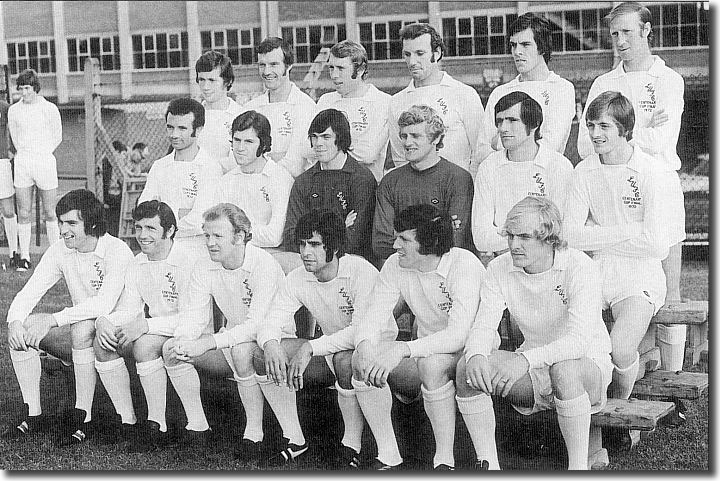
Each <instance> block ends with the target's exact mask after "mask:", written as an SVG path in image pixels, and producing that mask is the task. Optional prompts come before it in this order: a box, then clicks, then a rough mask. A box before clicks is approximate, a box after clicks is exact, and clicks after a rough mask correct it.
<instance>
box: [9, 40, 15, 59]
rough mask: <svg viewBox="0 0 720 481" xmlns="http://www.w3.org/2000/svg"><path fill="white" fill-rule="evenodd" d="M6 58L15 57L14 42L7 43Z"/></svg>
mask: <svg viewBox="0 0 720 481" xmlns="http://www.w3.org/2000/svg"><path fill="white" fill-rule="evenodd" d="M7 52H8V58H15V44H14V43H9V44H8V45H7Z"/></svg>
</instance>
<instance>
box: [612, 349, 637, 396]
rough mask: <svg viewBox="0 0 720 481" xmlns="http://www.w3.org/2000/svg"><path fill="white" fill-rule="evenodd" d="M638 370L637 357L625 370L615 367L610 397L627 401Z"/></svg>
mask: <svg viewBox="0 0 720 481" xmlns="http://www.w3.org/2000/svg"><path fill="white" fill-rule="evenodd" d="M639 368H640V356H639V355H637V357H635V361H633V363H632V364H630V365H629V366H628V367H626V368H623V369H620V368H619V367H617V366H615V370H614V371H613V383H612V386H613V389H612V393H613V396H612V397H614V398H617V399H628V398H629V397H630V394H632V390H633V387H634V386H635V378H636V377H637V372H638V369H639Z"/></svg>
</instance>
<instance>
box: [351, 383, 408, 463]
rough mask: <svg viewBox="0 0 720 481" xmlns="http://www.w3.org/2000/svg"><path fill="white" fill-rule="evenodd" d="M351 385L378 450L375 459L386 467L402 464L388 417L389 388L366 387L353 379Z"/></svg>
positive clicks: (389, 405)
mask: <svg viewBox="0 0 720 481" xmlns="http://www.w3.org/2000/svg"><path fill="white" fill-rule="evenodd" d="M352 385H353V387H354V388H355V395H356V396H357V400H358V404H360V409H362V412H363V415H364V416H365V419H367V422H368V425H370V430H371V431H372V433H373V436H374V437H375V442H376V443H377V449H378V455H377V458H378V459H379V460H380V461H382V462H383V463H385V464H387V465H388V466H397V465H398V464H400V463H402V462H403V458H402V456H400V450H399V449H398V445H397V439H396V438H395V430H394V429H393V423H392V418H391V417H390V411H391V409H392V394H391V393H390V388H389V387H388V386H385V387H383V388H377V387H375V386H368V385H366V384H365V383H364V382H362V381H358V380H356V379H355V378H353V379H352Z"/></svg>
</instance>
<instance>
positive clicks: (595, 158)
mask: <svg viewBox="0 0 720 481" xmlns="http://www.w3.org/2000/svg"><path fill="white" fill-rule="evenodd" d="M641 155H642V154H641V152H640V149H639V148H638V147H637V146H635V145H633V153H632V155H631V156H630V160H628V162H627V164H620V165H625V166H626V167H627V168H629V169H632V170H634V171H635V172H639V171H640V166H639V165H638V163H639V162H640V160H639V159H638V157H639V156H641ZM583 162H584V163H585V168H586V169H592V170H595V169H599V168H601V167H603V166H605V164H603V163H602V162H600V156H599V155H598V154H590V155H588V156H587V157H586V158H585V160H583ZM608 167H612V166H608Z"/></svg>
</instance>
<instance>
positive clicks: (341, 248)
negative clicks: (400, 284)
mask: <svg viewBox="0 0 720 481" xmlns="http://www.w3.org/2000/svg"><path fill="white" fill-rule="evenodd" d="M72 210H77V212H78V217H79V219H80V220H82V221H83V223H84V232H85V234H86V235H88V236H92V237H96V238H99V237H101V236H102V235H103V234H105V232H106V223H105V214H104V208H103V205H102V203H101V202H100V201H99V200H98V199H97V197H95V195H94V194H93V193H92V192H90V191H89V190H86V189H77V190H73V191H70V192H68V193H67V194H65V195H64V196H63V197H62V198H61V199H60V200H59V201H58V203H57V206H56V207H55V213H56V215H57V216H58V218H60V217H61V216H63V215H64V214H67V213H68V212H70V211H72ZM527 216H533V217H534V218H535V219H536V222H535V224H534V225H535V226H536V228H535V229H534V232H533V235H534V238H536V239H538V240H540V241H541V242H544V243H546V244H549V245H551V246H553V248H555V249H562V248H564V247H566V245H567V243H566V242H565V241H564V240H563V239H562V221H561V214H560V211H559V209H558V208H557V206H556V205H555V204H554V203H553V202H552V201H550V200H549V199H546V198H544V197H534V196H528V197H525V198H524V199H522V200H521V201H520V202H518V203H517V204H515V206H514V207H513V208H512V209H511V210H510V211H509V212H508V215H507V219H506V221H505V224H504V225H503V227H502V229H501V233H502V234H503V235H507V234H508V233H512V232H517V229H518V228H519V226H520V225H521V224H522V223H523V222H526V221H527ZM155 217H157V218H158V219H159V221H160V226H161V227H162V229H163V234H162V236H163V238H168V237H169V238H170V239H173V238H174V237H175V233H176V232H177V219H176V217H175V214H174V213H173V210H172V209H171V208H170V207H169V206H168V205H167V204H166V203H164V202H161V201H159V200H149V201H145V202H141V203H140V204H138V205H137V206H136V207H135V209H133V211H132V218H133V221H135V222H138V221H140V220H143V219H153V218H155ZM203 219H204V221H205V222H211V221H214V220H218V219H227V220H228V222H229V223H230V225H231V226H232V229H233V234H240V233H242V234H243V235H242V239H243V242H244V243H247V242H249V241H250V240H252V224H251V222H250V219H249V218H248V216H247V215H246V214H245V212H244V211H243V210H242V209H241V208H240V207H238V206H236V205H235V204H230V203H220V204H217V205H215V206H213V207H211V208H210V209H208V210H207V211H205V212H204V213H203ZM393 228H394V229H395V231H396V232H398V233H401V232H406V231H414V232H415V239H416V241H417V242H418V244H419V249H418V252H419V253H420V254H421V255H435V256H438V257H439V256H442V255H443V254H445V253H447V252H449V251H450V249H451V248H452V247H453V245H454V240H453V235H454V227H453V221H452V219H451V217H450V215H449V214H447V213H442V212H440V210H439V209H438V208H437V207H435V206H433V205H431V204H418V205H413V206H410V207H407V208H405V209H404V210H402V211H401V212H400V213H399V214H398V215H397V216H396V217H395V219H394V221H393ZM316 233H317V234H318V235H320V236H321V237H322V241H323V245H324V249H325V252H326V257H327V259H326V262H330V261H331V260H332V258H333V256H337V257H342V256H343V255H344V254H345V244H346V240H347V237H346V227H345V222H344V220H343V219H342V218H341V217H340V216H339V215H338V214H336V213H334V212H330V211H319V210H312V211H310V212H308V213H307V214H305V215H303V216H302V217H300V219H299V220H298V222H297V224H296V226H295V242H296V243H297V244H300V243H301V242H302V241H304V240H307V239H311V238H312V237H313V236H314V234H316Z"/></svg>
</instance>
